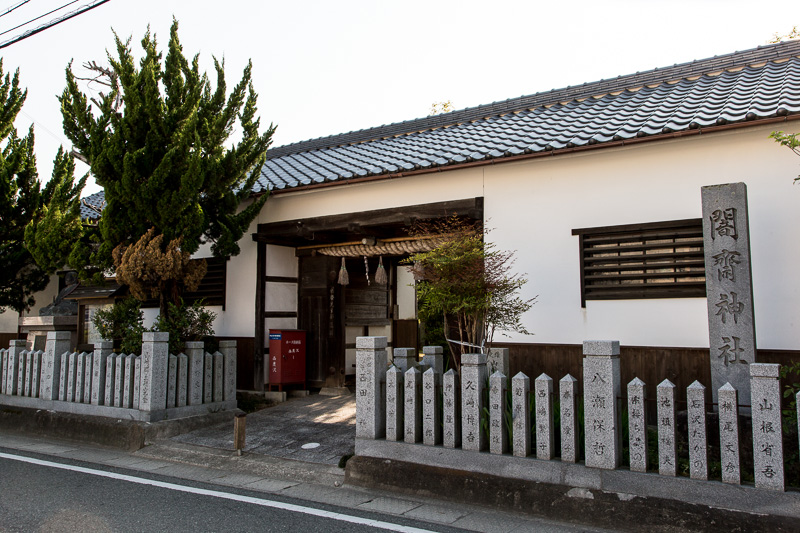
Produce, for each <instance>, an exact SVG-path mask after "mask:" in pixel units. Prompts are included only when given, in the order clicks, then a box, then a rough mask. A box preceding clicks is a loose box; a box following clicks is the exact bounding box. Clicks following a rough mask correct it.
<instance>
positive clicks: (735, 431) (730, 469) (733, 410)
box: [718, 383, 742, 485]
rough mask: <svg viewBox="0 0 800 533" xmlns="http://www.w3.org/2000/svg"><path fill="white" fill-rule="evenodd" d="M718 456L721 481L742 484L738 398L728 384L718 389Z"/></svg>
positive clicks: (731, 386)
mask: <svg viewBox="0 0 800 533" xmlns="http://www.w3.org/2000/svg"><path fill="white" fill-rule="evenodd" d="M718 401H719V454H720V465H721V467H722V481H723V482H724V483H732V484H735V485H739V484H741V482H742V469H741V456H740V455H739V398H738V392H737V391H736V389H735V388H734V387H733V385H731V384H730V383H726V384H725V385H723V386H722V387H720V389H719V395H718Z"/></svg>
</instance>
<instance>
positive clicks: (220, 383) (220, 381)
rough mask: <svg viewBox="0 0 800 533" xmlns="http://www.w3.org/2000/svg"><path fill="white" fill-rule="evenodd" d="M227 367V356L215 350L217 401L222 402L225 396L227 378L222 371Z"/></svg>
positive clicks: (215, 396) (215, 399) (215, 389)
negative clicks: (225, 378)
mask: <svg viewBox="0 0 800 533" xmlns="http://www.w3.org/2000/svg"><path fill="white" fill-rule="evenodd" d="M224 369H225V356H224V355H222V354H221V353H219V352H214V395H213V400H214V401H215V402H221V401H222V399H223V398H225V380H224V378H223V375H222V372H223V371H224Z"/></svg>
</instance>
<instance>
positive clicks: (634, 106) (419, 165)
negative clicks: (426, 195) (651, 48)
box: [81, 41, 800, 218]
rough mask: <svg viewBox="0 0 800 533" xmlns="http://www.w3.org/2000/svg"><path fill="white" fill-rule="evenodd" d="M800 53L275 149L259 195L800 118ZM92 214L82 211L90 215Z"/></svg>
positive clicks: (611, 82) (700, 67)
mask: <svg viewBox="0 0 800 533" xmlns="http://www.w3.org/2000/svg"><path fill="white" fill-rule="evenodd" d="M798 56H800V41H789V42H785V43H779V44H776V45H769V46H762V47H758V48H756V49H753V50H746V51H744V52H736V53H733V54H727V55H724V56H715V57H713V58H710V59H705V60H700V61H692V62H689V63H682V64H676V65H674V66H671V67H667V68H661V69H654V70H651V71H646V72H637V73H635V74H631V75H627V76H618V77H615V78H610V79H605V80H600V81H598V82H594V83H585V84H583V85H578V86H572V87H566V88H564V89H556V90H553V91H549V92H545V93H537V94H533V95H529V96H522V97H519V98H512V99H509V100H504V101H499V102H493V103H492V104H488V105H482V106H477V107H473V108H468V109H463V110H459V111H454V112H452V113H446V114H442V115H436V116H433V117H427V118H422V119H415V120H410V121H407V122H401V123H397V124H389V125H384V126H380V127H377V128H370V129H365V130H359V131H355V132H350V133H345V134H341V135H332V136H329V137H324V138H320V139H312V140H309V141H304V142H300V143H295V144H291V145H287V146H282V147H278V148H274V149H272V150H270V151H268V152H267V158H268V160H267V162H266V164H265V165H264V167H263V168H262V169H261V172H260V176H259V179H258V182H257V184H256V186H255V187H254V189H253V190H254V191H255V192H260V191H263V190H264V189H265V188H270V189H273V190H289V189H292V188H294V187H299V186H303V185H311V184H315V183H324V182H331V181H333V182H335V181H338V180H342V181H344V180H348V179H351V178H354V177H362V176H377V175H382V174H387V173H397V172H406V171H413V170H418V169H425V168H430V167H433V166H437V167H447V166H449V165H455V164H459V163H464V162H470V161H483V160H485V159H487V158H491V159H500V160H502V158H504V157H509V156H517V155H520V154H534V153H537V152H539V153H540V152H546V151H553V150H561V149H565V148H574V147H582V146H589V145H602V144H603V143H608V142H611V141H615V140H628V139H634V138H640V137H647V136H652V135H660V134H662V133H670V132H680V131H686V130H690V129H696V128H705V127H710V126H715V125H721V124H731V123H744V122H746V121H752V120H756V119H760V118H769V117H774V116H783V115H788V114H798V113H800V57H798ZM776 60H777V61H776ZM754 65H755V66H754ZM99 194H100V195H102V193H99ZM95 196H96V195H92V196H91V197H89V198H87V199H86V200H90V199H92V198H93V197H95ZM92 201H93V202H97V201H98V199H97V198H94V199H93V200H92ZM91 212H94V211H93V210H92V209H89V208H88V207H86V206H83V207H82V208H81V213H82V215H83V216H85V217H87V218H91V216H90V215H91Z"/></svg>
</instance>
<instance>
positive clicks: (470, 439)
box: [461, 353, 488, 451]
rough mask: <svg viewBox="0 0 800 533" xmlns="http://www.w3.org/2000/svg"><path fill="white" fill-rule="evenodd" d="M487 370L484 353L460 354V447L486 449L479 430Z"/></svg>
mask: <svg viewBox="0 0 800 533" xmlns="http://www.w3.org/2000/svg"><path fill="white" fill-rule="evenodd" d="M487 380H488V372H487V369H486V354H485V353H465V354H462V355H461V406H462V407H461V448H462V449H464V450H472V451H482V450H484V449H486V444H487V438H486V434H485V433H484V432H483V431H482V430H481V417H482V416H483V407H484V405H485V403H484V400H483V389H484V388H485V387H486V381H487Z"/></svg>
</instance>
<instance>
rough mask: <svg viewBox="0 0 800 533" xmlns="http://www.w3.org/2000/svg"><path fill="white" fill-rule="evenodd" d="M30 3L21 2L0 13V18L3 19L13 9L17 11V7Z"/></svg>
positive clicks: (23, 0)
mask: <svg viewBox="0 0 800 533" xmlns="http://www.w3.org/2000/svg"><path fill="white" fill-rule="evenodd" d="M30 1H31V0H22V2H20V3H19V4H17V5H15V6H11V7H9V8H8V9H6V10H5V11H4V12H3V13H0V17H5V16H6V15H8V14H9V13H11V12H12V11H14V10H15V9H17V8H18V7H22V6H24V5H25V4H27V3H28V2H30Z"/></svg>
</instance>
